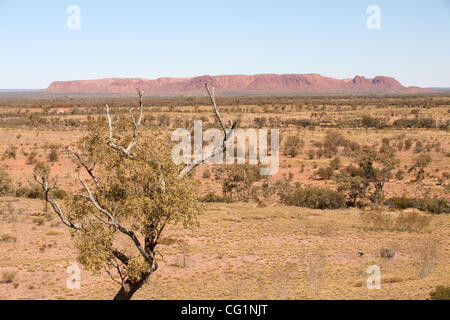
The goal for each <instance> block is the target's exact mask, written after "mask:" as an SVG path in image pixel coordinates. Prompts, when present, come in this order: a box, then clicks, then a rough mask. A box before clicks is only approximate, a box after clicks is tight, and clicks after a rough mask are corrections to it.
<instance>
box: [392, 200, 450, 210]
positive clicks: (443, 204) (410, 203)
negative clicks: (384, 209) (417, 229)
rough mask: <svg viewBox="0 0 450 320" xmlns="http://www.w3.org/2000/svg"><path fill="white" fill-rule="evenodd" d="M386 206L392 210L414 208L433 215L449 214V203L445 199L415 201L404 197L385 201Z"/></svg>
mask: <svg viewBox="0 0 450 320" xmlns="http://www.w3.org/2000/svg"><path fill="white" fill-rule="evenodd" d="M385 203H386V205H388V206H389V207H391V208H393V209H401V210H402V209H407V208H416V209H418V210H421V211H426V212H430V213H435V214H441V213H450V202H449V201H447V200H445V199H437V198H427V199H415V198H405V197H394V198H389V199H388V200H386V202H385Z"/></svg>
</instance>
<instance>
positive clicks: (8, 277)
mask: <svg viewBox="0 0 450 320" xmlns="http://www.w3.org/2000/svg"><path fill="white" fill-rule="evenodd" d="M16 274H17V271H3V272H2V280H1V281H0V283H12V282H13V281H14V278H15V277H16Z"/></svg>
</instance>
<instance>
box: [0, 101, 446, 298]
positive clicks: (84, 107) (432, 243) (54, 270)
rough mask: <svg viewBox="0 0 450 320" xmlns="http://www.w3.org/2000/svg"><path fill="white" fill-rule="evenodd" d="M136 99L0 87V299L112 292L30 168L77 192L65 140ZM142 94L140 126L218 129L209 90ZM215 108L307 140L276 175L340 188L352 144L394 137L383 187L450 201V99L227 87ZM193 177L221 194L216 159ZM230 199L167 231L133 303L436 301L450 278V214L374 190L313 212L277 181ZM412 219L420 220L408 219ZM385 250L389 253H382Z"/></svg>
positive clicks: (245, 124) (249, 124)
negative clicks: (44, 169) (247, 93)
mask: <svg viewBox="0 0 450 320" xmlns="http://www.w3.org/2000/svg"><path fill="white" fill-rule="evenodd" d="M135 100H136V98H135V97H132V96H126V97H123V96H107V97H96V96H92V97H82V96H70V97H63V96H52V95H42V96H40V95H37V96H34V95H32V94H30V95H29V96H27V95H26V96H18V95H14V94H11V95H3V96H0V160H1V161H0V169H1V170H2V171H3V172H5V173H6V174H7V175H8V176H9V177H10V179H11V181H10V182H8V184H9V189H8V188H5V190H6V191H5V192H4V195H3V196H2V197H0V299H111V298H112V297H113V296H114V294H115V293H116V291H117V290H118V284H117V283H115V282H113V281H112V280H111V279H110V277H109V276H108V275H107V274H106V273H99V274H91V273H90V272H87V271H85V270H83V269H82V267H81V265H80V264H79V263H77V259H76V258H77V253H76V251H75V249H74V246H73V243H72V241H71V233H70V231H69V230H68V228H66V227H65V226H63V224H62V223H61V222H60V221H59V219H58V217H57V216H56V215H55V214H52V211H51V210H47V211H46V210H45V208H44V206H45V203H44V201H43V200H42V199H39V195H36V192H34V193H33V191H35V190H36V187H35V186H34V183H33V178H32V172H33V168H34V165H35V164H36V162H38V161H43V162H45V163H47V164H48V165H49V166H51V170H52V176H53V177H54V178H55V182H56V184H57V186H58V188H60V189H63V190H66V191H67V192H75V191H76V190H78V189H79V184H78V181H77V178H76V177H77V170H79V169H77V166H76V163H75V162H74V161H73V159H72V158H71V156H70V155H69V154H67V153H66V152H65V147H70V148H71V149H73V148H76V146H75V142H76V141H77V139H78V138H80V137H81V136H83V134H84V132H85V130H86V122H87V120H88V118H89V117H97V116H104V105H105V103H109V104H110V106H111V108H112V110H113V112H115V113H116V114H118V113H125V112H126V111H127V110H128V108H131V107H135V106H136V101H135ZM144 103H145V105H146V108H145V115H144V119H145V120H146V121H145V122H144V126H145V128H147V129H148V128H150V126H157V127H158V128H160V130H161V132H162V134H166V135H167V136H168V141H169V140H170V138H169V137H170V133H171V132H172V131H173V130H174V129H175V128H187V129H191V128H192V125H193V121H194V120H202V121H203V122H204V128H207V127H213V126H215V125H216V124H215V122H214V121H215V118H214V114H213V112H212V108H211V107H210V106H209V104H208V101H207V100H206V98H193V97H187V98H154V97H153V98H152V97H145V98H144ZM218 104H219V106H220V109H221V113H222V116H223V117H224V118H225V119H226V120H228V119H232V120H238V121H239V126H240V127H241V128H269V129H270V128H273V129H275V128H277V129H280V132H281V137H282V141H281V145H282V150H284V149H283V148H284V144H285V142H286V141H287V140H288V137H289V136H296V137H299V138H300V140H301V141H302V142H301V143H300V144H298V145H296V148H297V152H296V153H297V154H295V155H289V154H285V153H284V152H283V151H282V152H281V153H280V154H281V158H280V170H279V172H278V173H277V174H276V175H274V176H271V177H270V179H268V182H270V183H273V184H274V185H275V183H276V182H277V181H288V182H289V183H290V184H295V183H296V182H299V183H301V184H302V185H306V186H321V187H326V188H330V189H333V190H335V189H336V186H337V183H336V180H335V179H334V177H335V175H336V174H337V173H338V172H340V170H341V171H342V170H344V168H345V167H347V166H348V165H349V164H351V163H354V161H355V157H357V152H358V151H357V150H358V148H356V147H355V148H354V146H355V145H356V144H357V145H360V146H363V145H372V146H374V147H380V146H382V145H387V146H389V147H392V148H393V149H395V157H396V158H397V159H398V160H399V163H398V165H397V166H396V168H395V169H393V170H392V176H391V177H390V178H389V181H388V182H387V183H386V185H385V187H384V197H385V199H389V198H393V197H405V198H417V199H441V200H442V201H444V202H445V201H447V202H446V203H448V201H450V195H449V194H450V193H449V191H450V135H449V128H450V124H449V123H450V96H446V95H435V96H391V97H390V96H368V97H365V96H364V97H363V96H342V97H331V96H329V97H328V96H326V97H312V96H311V97H220V98H218ZM145 128H144V130H145ZM330 134H331V135H332V136H335V137H336V136H338V137H343V138H344V139H341V138H339V139H341V140H345V143H342V144H338V145H337V146H336V148H337V149H336V150H335V151H334V152H333V154H332V155H330V154H329V153H328V154H327V150H326V149H325V147H324V146H326V143H325V144H324V141H325V140H326V139H327V138H326V137H327V135H328V136H330ZM408 145H409V147H408ZM352 146H353V147H352ZM352 148H353V149H352ZM328 151H329V150H328ZM52 152H53V155H51V154H52ZM355 152H356V153H355ZM421 154H422V155H429V156H430V157H431V163H429V164H428V165H427V166H426V167H425V169H424V177H423V180H422V181H420V183H419V182H418V181H417V179H416V178H417V177H416V175H417V171H415V170H410V168H411V167H412V166H413V163H414V161H415V158H416V157H418V156H419V155H421ZM336 156H338V157H339V165H338V166H337V167H336V168H335V169H333V170H331V174H321V173H318V170H319V169H321V168H326V167H328V166H329V164H330V161H332V160H333V159H334V158H336ZM195 178H196V179H198V180H199V181H200V183H201V185H202V193H203V195H206V194H208V193H210V192H213V193H214V194H216V195H218V196H220V197H221V196H222V191H223V186H222V182H221V181H220V180H217V179H215V176H214V167H213V166H211V165H203V166H201V167H199V168H198V169H197V170H196V172H195ZM2 179H4V181H6V178H4V176H2ZM5 183H6V182H5ZM262 184H263V180H258V181H255V182H254V186H258V187H261V186H262ZM0 185H1V183H0ZM33 188H34V189H33ZM0 191H1V190H0ZM231 198H233V195H231ZM232 200H233V203H225V202H224V203H217V202H216V203H207V209H206V212H205V213H204V214H203V215H201V217H200V219H199V223H198V226H196V227H191V228H189V229H185V228H183V227H182V226H181V225H175V226H173V225H172V226H170V227H169V228H168V229H167V232H166V233H165V237H164V238H163V239H162V243H161V244H160V245H159V246H158V248H159V249H158V252H159V254H158V257H159V258H158V263H159V269H158V271H157V272H156V273H155V274H153V275H152V276H151V278H150V280H149V281H148V283H147V284H146V285H145V286H144V287H143V289H142V290H140V291H138V293H137V294H136V295H135V296H134V298H135V299H428V298H429V294H430V292H431V291H432V290H433V289H434V288H435V287H436V286H438V285H446V286H449V285H450V265H449V264H448V261H450V218H449V216H448V213H446V212H443V213H440V214H436V213H432V212H427V210H423V209H422V208H419V209H421V210H419V209H417V208H407V209H398V208H392V207H391V206H389V205H387V204H385V203H380V204H376V205H375V204H373V203H370V202H369V201H367V200H362V201H361V203H360V205H357V206H353V207H348V208H341V209H336V210H331V209H325V210H316V209H311V208H306V207H296V206H288V205H286V204H284V203H283V202H282V201H280V199H279V198H278V197H277V192H276V191H274V192H272V193H270V194H269V195H267V196H263V195H262V194H257V195H256V196H251V197H248V198H245V199H234V198H233V199H232ZM58 201H60V202H61V203H63V202H64V200H62V199H61V200H58ZM405 216H407V217H410V218H411V217H412V219H411V220H408V221H406V222H405V221H404V222H403V224H401V223H400V222H399V221H400V218H399V217H405ZM392 221H394V222H395V223H392ZM402 221H403V220H402ZM382 248H389V250H390V251H391V252H393V253H394V256H393V257H382V256H381V249H382ZM71 265H78V266H80V268H81V288H80V289H78V290H77V289H68V288H67V286H66V281H67V279H68V278H69V277H70V275H69V274H68V273H66V270H67V267H69V266H71ZM371 265H377V266H379V267H380V270H381V289H373V290H369V289H368V287H367V285H366V281H367V279H368V277H369V276H370V275H369V274H367V273H366V270H367V268H368V267H369V266H371Z"/></svg>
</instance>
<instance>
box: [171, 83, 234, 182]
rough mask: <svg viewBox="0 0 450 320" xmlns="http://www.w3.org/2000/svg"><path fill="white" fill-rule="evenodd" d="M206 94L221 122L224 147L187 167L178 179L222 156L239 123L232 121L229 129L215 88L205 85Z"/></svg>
mask: <svg viewBox="0 0 450 320" xmlns="http://www.w3.org/2000/svg"><path fill="white" fill-rule="evenodd" d="M205 88H206V92H208V95H209V99H210V100H211V103H212V105H213V108H214V113H215V114H216V118H217V120H218V121H219V124H220V126H221V128H222V130H223V133H224V138H223V142H222V146H221V147H220V148H217V149H214V150H212V151H211V152H210V154H209V155H207V156H206V157H202V159H199V160H197V161H194V163H192V164H191V165H189V166H187V167H185V168H184V169H183V170H182V171H181V172H180V173H179V175H178V178H180V179H181V178H183V177H184V176H185V175H187V174H188V173H189V172H191V171H192V170H194V169H195V168H196V167H198V166H199V165H201V164H202V163H204V162H205V161H206V160H208V159H211V158H213V157H215V156H216V155H219V154H222V153H223V152H225V151H226V150H227V142H228V140H229V139H230V138H231V137H232V135H233V132H234V129H235V128H236V125H237V123H236V122H234V123H233V121H231V120H230V125H229V128H228V129H227V128H226V127H225V125H224V124H223V121H222V117H221V116H220V112H219V109H218V108H217V104H216V99H215V93H214V87H212V88H211V90H210V89H209V88H208V85H207V84H206V83H205Z"/></svg>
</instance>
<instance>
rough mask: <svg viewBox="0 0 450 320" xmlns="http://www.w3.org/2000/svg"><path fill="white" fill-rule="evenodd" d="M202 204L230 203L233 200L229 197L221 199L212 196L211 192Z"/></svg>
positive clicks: (214, 195)
mask: <svg viewBox="0 0 450 320" xmlns="http://www.w3.org/2000/svg"><path fill="white" fill-rule="evenodd" d="M202 201H203V202H220V203H232V202H233V199H232V198H231V197H226V196H224V197H222V196H218V195H216V194H214V193H213V192H210V193H208V194H207V195H206V196H205V197H204V198H203V199H202Z"/></svg>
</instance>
